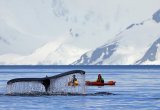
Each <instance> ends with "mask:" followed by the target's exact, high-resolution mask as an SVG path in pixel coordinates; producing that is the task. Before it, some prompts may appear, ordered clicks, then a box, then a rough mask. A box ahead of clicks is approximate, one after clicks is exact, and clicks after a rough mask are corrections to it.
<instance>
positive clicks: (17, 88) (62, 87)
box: [7, 73, 86, 94]
mask: <svg viewBox="0 0 160 110" xmlns="http://www.w3.org/2000/svg"><path fill="white" fill-rule="evenodd" d="M74 74H75V75H76V78H77V80H78V85H76V86H72V85H69V84H68V83H69V82H70V81H71V80H72V77H73V75H74ZM74 74H70V75H66V76H62V77H59V78H53V79H50V85H49V88H48V90H47V91H46V90H45V87H44V85H43V84H42V82H41V81H22V82H21V81H20V82H14V83H10V84H8V85H7V94H36V93H46V92H47V94H68V93H72V94H85V93H86V90H85V89H86V88H85V75H84V74H81V73H74Z"/></svg>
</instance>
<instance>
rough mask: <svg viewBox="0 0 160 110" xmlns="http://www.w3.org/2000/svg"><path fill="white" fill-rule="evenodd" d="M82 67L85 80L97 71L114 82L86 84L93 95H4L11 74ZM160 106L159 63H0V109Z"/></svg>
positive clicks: (155, 109)
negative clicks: (6, 64)
mask: <svg viewBox="0 0 160 110" xmlns="http://www.w3.org/2000/svg"><path fill="white" fill-rule="evenodd" d="M76 69H80V70H84V71H86V80H90V81H94V80H96V78H97V74H98V73H101V74H102V76H103V77H104V80H105V81H109V80H115V81H116V85H115V86H103V87H86V89H87V93H96V92H110V93H113V94H114V95H105V94H99V95H96V96H94V95H93V96H91V95H87V96H45V95H43V96H8V95H6V83H7V81H8V80H10V79H13V78H26V77H31V78H32V77H36V78H37V77H38V78H41V77H45V76H46V75H48V76H53V75H56V74H59V73H61V72H65V71H69V70H76ZM35 109H37V110H82V109H84V110H137V109H138V110H160V66H52V65H48V66H0V110H35Z"/></svg>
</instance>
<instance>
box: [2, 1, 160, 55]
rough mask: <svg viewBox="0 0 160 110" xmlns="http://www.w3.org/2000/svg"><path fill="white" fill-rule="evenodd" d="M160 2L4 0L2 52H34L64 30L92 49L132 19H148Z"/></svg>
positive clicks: (132, 20)
mask: <svg viewBox="0 0 160 110" xmlns="http://www.w3.org/2000/svg"><path fill="white" fill-rule="evenodd" d="M143 4H145V5H143ZM159 4H160V1H159V0H158V1H157V0H147V1H146V0H141V1H139V0H132V1H129V0H112V1H111V0H101V1H100V0H87V1H86V0H0V55H2V54H8V53H10V54H22V55H27V54H31V53H33V52H34V51H35V49H37V48H40V47H41V46H42V45H44V44H46V43H47V42H50V41H51V40H52V41H55V40H57V38H58V37H59V36H61V35H63V34H64V33H68V34H70V36H68V37H70V38H71V39H72V40H71V41H70V44H72V45H74V46H75V47H78V48H82V49H83V48H87V49H92V48H95V47H97V46H99V45H101V44H104V43H105V41H107V40H108V39H111V38H112V37H113V36H114V35H115V34H116V33H118V32H119V31H120V30H122V29H124V27H126V26H127V25H129V24H130V23H131V22H137V21H139V20H141V19H145V18H148V17H149V16H150V15H151V14H152V13H153V12H154V11H155V10H157V9H158V8H159ZM142 5H143V6H142ZM137 12H138V13H137ZM106 36H107V37H106ZM90 39H92V41H91V42H90V43H89V44H88V41H89V40H90ZM93 39H94V40H93ZM82 43H83V45H82ZM28 44H32V45H28ZM22 47H23V48H22Z"/></svg>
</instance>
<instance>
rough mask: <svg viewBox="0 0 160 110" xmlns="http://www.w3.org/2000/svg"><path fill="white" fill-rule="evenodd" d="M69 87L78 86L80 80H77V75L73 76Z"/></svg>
mask: <svg viewBox="0 0 160 110" xmlns="http://www.w3.org/2000/svg"><path fill="white" fill-rule="evenodd" d="M68 85H72V86H78V80H77V78H76V75H73V76H72V80H71V81H70V82H69V84H68Z"/></svg>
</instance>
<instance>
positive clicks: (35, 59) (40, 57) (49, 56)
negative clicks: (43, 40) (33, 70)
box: [0, 40, 86, 65]
mask: <svg viewBox="0 0 160 110" xmlns="http://www.w3.org/2000/svg"><path fill="white" fill-rule="evenodd" d="M85 51H86V50H82V49H79V48H75V47H73V46H71V45H69V44H64V43H63V41H61V40H60V41H56V42H49V43H47V44H45V45H44V46H42V47H40V48H38V49H36V50H35V51H34V52H33V53H32V54H29V55H25V56H22V55H18V54H5V55H1V56H0V64H4V65H12V64H13V65H15V64H16V65H37V64H41V65H45V64H54V65H60V64H63V65H64V64H70V63H72V62H73V61H75V60H76V59H78V57H80V55H82V54H83V53H84V52H85Z"/></svg>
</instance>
